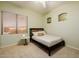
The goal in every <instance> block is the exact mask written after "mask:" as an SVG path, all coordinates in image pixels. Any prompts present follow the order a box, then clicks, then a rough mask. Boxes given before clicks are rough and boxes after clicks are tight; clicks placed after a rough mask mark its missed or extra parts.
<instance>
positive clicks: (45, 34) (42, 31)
mask: <svg viewBox="0 0 79 59" xmlns="http://www.w3.org/2000/svg"><path fill="white" fill-rule="evenodd" d="M38 32H39V33H43V34H44V35H46V32H45V31H38Z"/></svg>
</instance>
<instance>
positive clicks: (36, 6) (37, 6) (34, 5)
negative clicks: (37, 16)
mask: <svg viewBox="0 0 79 59" xmlns="http://www.w3.org/2000/svg"><path fill="white" fill-rule="evenodd" d="M43 2H44V3H45V6H46V7H44V6H43V4H42V1H41V2H40V1H11V2H10V3H14V4H16V5H18V6H21V7H24V8H28V9H31V10H33V11H36V12H38V13H41V14H45V13H48V12H49V11H51V10H52V9H53V8H55V7H57V6H59V5H61V4H62V3H63V2H62V1H43Z"/></svg>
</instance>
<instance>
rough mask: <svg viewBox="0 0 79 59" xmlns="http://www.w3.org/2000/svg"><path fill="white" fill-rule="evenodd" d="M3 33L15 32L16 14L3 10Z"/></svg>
mask: <svg viewBox="0 0 79 59" xmlns="http://www.w3.org/2000/svg"><path fill="white" fill-rule="evenodd" d="M3 34H16V14H14V13H10V12H6V11H4V12H3Z"/></svg>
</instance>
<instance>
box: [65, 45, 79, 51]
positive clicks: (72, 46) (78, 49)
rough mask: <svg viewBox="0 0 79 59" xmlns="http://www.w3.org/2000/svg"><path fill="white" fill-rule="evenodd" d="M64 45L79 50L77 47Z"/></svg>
mask: <svg viewBox="0 0 79 59" xmlns="http://www.w3.org/2000/svg"><path fill="white" fill-rule="evenodd" d="M66 46H67V47H69V48H72V49H75V50H79V48H76V47H73V46H71V45H66Z"/></svg>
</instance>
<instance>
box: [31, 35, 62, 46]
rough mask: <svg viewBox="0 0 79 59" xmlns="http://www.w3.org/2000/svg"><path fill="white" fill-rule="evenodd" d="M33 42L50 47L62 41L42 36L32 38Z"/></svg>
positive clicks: (56, 37) (53, 37)
mask: <svg viewBox="0 0 79 59" xmlns="http://www.w3.org/2000/svg"><path fill="white" fill-rule="evenodd" d="M32 38H33V39H34V40H35V41H38V42H40V43H42V44H44V45H46V46H48V47H51V46H53V45H55V44H57V43H59V42H61V41H62V39H61V37H58V36H52V35H44V36H33V37H32Z"/></svg>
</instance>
